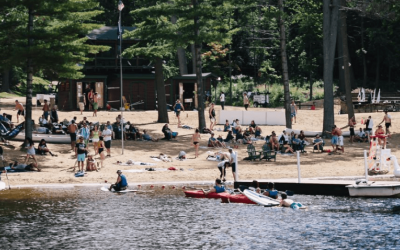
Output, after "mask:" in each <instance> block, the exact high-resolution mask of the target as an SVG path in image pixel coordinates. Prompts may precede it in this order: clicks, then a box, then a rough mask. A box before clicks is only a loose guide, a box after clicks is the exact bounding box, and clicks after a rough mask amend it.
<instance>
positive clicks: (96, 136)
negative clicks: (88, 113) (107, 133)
mask: <svg viewBox="0 0 400 250" xmlns="http://www.w3.org/2000/svg"><path fill="white" fill-rule="evenodd" d="M100 135H101V134H100V131H99V127H98V126H97V125H96V126H94V128H93V130H92V134H91V138H92V142H93V149H94V152H96V154H97V146H98V142H99V140H100Z"/></svg>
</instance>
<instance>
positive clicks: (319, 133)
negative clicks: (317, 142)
mask: <svg viewBox="0 0 400 250" xmlns="http://www.w3.org/2000/svg"><path fill="white" fill-rule="evenodd" d="M285 130H286V132H287V133H289V134H290V133H292V131H293V132H294V133H295V134H297V135H298V134H300V131H303V132H304V135H305V136H307V137H315V136H316V135H317V134H318V135H322V132H321V131H307V130H304V129H291V128H286V129H285ZM342 135H343V136H350V131H343V133H342Z"/></svg>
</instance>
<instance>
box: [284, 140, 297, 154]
mask: <svg viewBox="0 0 400 250" xmlns="http://www.w3.org/2000/svg"><path fill="white" fill-rule="evenodd" d="M289 152H290V153H292V154H293V153H294V151H293V148H292V147H290V145H289V144H288V142H287V141H285V142H284V143H283V145H282V153H285V154H286V153H289Z"/></svg>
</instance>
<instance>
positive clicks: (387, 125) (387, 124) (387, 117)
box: [378, 110, 392, 136]
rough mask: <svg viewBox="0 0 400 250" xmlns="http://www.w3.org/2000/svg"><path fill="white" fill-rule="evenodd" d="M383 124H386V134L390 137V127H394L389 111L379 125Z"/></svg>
mask: <svg viewBox="0 0 400 250" xmlns="http://www.w3.org/2000/svg"><path fill="white" fill-rule="evenodd" d="M382 122H385V128H386V134H387V135H388V136H390V130H389V127H391V126H392V117H391V116H390V115H389V114H388V111H387V110H386V111H385V116H384V117H383V120H382V121H381V122H380V123H379V124H378V125H380V124H381V123H382Z"/></svg>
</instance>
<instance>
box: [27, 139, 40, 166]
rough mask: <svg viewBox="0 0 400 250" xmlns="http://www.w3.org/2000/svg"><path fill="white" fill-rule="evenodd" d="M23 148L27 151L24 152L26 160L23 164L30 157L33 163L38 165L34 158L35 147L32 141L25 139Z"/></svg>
mask: <svg viewBox="0 0 400 250" xmlns="http://www.w3.org/2000/svg"><path fill="white" fill-rule="evenodd" d="M25 148H26V149H27V151H26V159H25V163H24V164H26V163H27V162H28V160H29V158H30V157H32V158H33V160H34V161H35V163H36V165H38V163H37V160H36V158H35V154H36V152H35V145H34V144H33V141H32V139H31V138H29V137H28V138H26V139H25Z"/></svg>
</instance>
